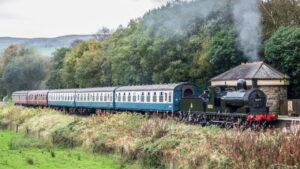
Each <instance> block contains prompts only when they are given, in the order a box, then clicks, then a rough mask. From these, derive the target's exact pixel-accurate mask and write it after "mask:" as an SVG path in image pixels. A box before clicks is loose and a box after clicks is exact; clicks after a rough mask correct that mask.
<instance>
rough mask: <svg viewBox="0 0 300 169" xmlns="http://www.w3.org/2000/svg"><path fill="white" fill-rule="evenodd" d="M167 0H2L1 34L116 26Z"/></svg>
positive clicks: (45, 33) (66, 32)
mask: <svg viewBox="0 0 300 169" xmlns="http://www.w3.org/2000/svg"><path fill="white" fill-rule="evenodd" d="M164 2H165V1H164V0H0V37H7V36H9V37H26V38H35V37H57V36H62V35H70V34H93V33H95V32H97V30H98V29H100V28H102V27H103V26H105V27H108V28H112V29H115V28H117V27H118V26H119V25H120V24H121V25H123V26H126V25H127V24H128V23H129V21H130V20H131V19H136V18H139V17H141V16H143V15H144V14H145V13H146V12H147V11H149V10H151V9H154V8H157V7H159V6H161V5H162V4H163V3H164Z"/></svg>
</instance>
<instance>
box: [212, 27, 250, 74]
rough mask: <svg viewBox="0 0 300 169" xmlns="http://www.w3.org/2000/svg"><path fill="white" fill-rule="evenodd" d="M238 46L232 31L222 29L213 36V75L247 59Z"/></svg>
mask: <svg viewBox="0 0 300 169" xmlns="http://www.w3.org/2000/svg"><path fill="white" fill-rule="evenodd" d="M236 46H237V45H236V44H235V36H234V34H233V33H232V31H220V32H218V33H217V34H216V35H215V36H214V37H213V38H212V40H211V42H210V49H209V58H210V61H209V62H210V64H211V65H212V70H213V76H215V75H218V74H220V73H223V72H225V71H227V70H228V69H230V68H232V67H235V66H237V65H239V64H241V63H242V62H245V61H247V59H246V58H245V57H244V56H243V54H242V52H241V51H239V50H238V49H237V48H236Z"/></svg>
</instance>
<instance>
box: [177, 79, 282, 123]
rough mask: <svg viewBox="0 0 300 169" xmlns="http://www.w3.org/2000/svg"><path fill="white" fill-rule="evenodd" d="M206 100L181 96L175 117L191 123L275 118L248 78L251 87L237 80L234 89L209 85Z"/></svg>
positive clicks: (254, 84) (265, 121) (261, 121)
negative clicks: (177, 113) (180, 110)
mask: <svg viewBox="0 0 300 169" xmlns="http://www.w3.org/2000/svg"><path fill="white" fill-rule="evenodd" d="M207 93H209V99H208V100H205V99H203V98H201V97H200V99H199V98H183V99H182V102H181V105H182V106H181V108H182V112H179V117H180V118H182V119H185V120H188V121H190V122H192V123H199V124H210V123H213V124H224V125H227V126H232V125H252V124H267V123H268V122H271V121H275V120H276V118H277V117H276V115H275V114H271V113H269V109H268V107H267V106H266V102H267V96H266V95H265V93H264V92H263V91H261V90H259V89H258V87H257V79H252V88H251V89H247V85H246V81H245V80H243V79H240V80H238V81H237V89H234V88H231V87H227V86H211V87H209V90H208V92H207Z"/></svg>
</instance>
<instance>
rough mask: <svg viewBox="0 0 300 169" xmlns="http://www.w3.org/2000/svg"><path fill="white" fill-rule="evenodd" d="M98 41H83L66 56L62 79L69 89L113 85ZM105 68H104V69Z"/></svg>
mask: <svg viewBox="0 0 300 169" xmlns="http://www.w3.org/2000/svg"><path fill="white" fill-rule="evenodd" d="M101 51H102V49H101V43H100V42H99V41H97V40H88V41H83V42H81V43H80V44H78V45H77V46H75V47H74V48H73V49H71V51H70V52H68V53H67V54H66V57H65V58H64V61H63V68H62V79H63V81H64V86H65V87H67V88H76V87H95V86H104V85H109V84H111V82H110V81H111V80H110V79H109V78H106V77H107V74H108V73H103V72H105V71H106V70H104V68H106V69H108V70H109V67H106V65H105V64H104V61H105V60H106V58H105V57H104V56H103V54H102V53H101ZM102 66H103V67H102Z"/></svg>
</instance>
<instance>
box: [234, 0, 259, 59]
mask: <svg viewBox="0 0 300 169" xmlns="http://www.w3.org/2000/svg"><path fill="white" fill-rule="evenodd" d="M233 16H234V20H235V28H236V29H237V31H238V34H239V35H238V44H239V45H240V47H241V49H242V50H243V52H244V55H245V56H247V57H248V58H249V61H257V60H259V57H258V53H259V50H260V47H261V46H260V45H261V13H260V11H259V8H258V1H257V0H238V2H236V3H235V4H234V8H233Z"/></svg>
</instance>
